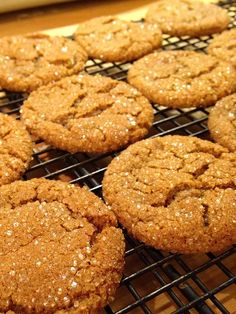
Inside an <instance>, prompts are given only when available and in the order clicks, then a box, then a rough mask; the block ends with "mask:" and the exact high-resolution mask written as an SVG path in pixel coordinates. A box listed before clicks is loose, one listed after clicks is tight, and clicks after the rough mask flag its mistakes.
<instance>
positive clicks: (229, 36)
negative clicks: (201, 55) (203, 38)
mask: <svg viewBox="0 0 236 314" xmlns="http://www.w3.org/2000/svg"><path fill="white" fill-rule="evenodd" d="M207 52H208V53H209V54H210V55H212V56H214V57H216V58H219V59H221V60H224V61H226V62H229V63H231V64H233V65H234V66H236V29H235V28H233V29H231V30H229V31H225V32H223V33H222V34H220V35H218V36H216V37H215V38H214V39H213V40H212V42H211V43H210V45H209V46H208V48H207Z"/></svg>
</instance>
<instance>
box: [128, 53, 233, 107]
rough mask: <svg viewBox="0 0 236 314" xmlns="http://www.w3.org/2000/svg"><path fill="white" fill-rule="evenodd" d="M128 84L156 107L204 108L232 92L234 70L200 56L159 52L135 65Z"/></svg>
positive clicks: (213, 59) (199, 54)
mask: <svg viewBox="0 0 236 314" xmlns="http://www.w3.org/2000/svg"><path fill="white" fill-rule="evenodd" d="M128 81H129V83H130V84H131V85H133V86H135V87H136V88H137V89H139V90H140V92H141V93H143V95H144V96H146V97H147V98H148V99H149V100H151V101H153V102H156V103H157V104H159V105H163V106H167V107H173V108H179V107H207V106H210V105H213V104H215V102H216V101H217V100H218V99H220V98H222V97H224V96H226V95H228V94H231V93H233V92H234V91H235V90H236V70H235V69H234V68H233V66H231V65H230V64H228V63H226V62H223V61H219V60H218V59H216V58H215V57H212V56H208V55H205V54H203V53H197V52H194V51H180V50H179V51H178V50H177V51H162V52H154V53H152V54H150V55H148V56H145V57H143V58H142V59H140V60H138V61H136V62H135V63H134V64H133V66H132V67H131V68H130V70H129V72H128Z"/></svg>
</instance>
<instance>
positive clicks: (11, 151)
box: [0, 113, 33, 185]
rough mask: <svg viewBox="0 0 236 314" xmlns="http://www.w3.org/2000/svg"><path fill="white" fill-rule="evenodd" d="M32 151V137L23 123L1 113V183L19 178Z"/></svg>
mask: <svg viewBox="0 0 236 314" xmlns="http://www.w3.org/2000/svg"><path fill="white" fill-rule="evenodd" d="M32 153H33V149H32V142H31V138H30V135H29V133H28V132H27V131H26V129H25V127H24V126H23V124H22V123H21V122H20V121H17V120H15V119H14V118H13V117H10V116H8V115H5V114H2V113H0V185H2V184H7V183H10V182H12V181H14V180H17V179H19V178H20V176H21V175H22V174H23V173H24V171H25V170H26V169H27V168H28V166H29V163H30V161H31V156H32Z"/></svg>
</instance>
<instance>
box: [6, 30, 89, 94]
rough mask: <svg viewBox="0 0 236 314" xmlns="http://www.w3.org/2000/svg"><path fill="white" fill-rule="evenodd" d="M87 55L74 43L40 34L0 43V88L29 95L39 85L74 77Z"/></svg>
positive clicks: (17, 37)
mask: <svg viewBox="0 0 236 314" xmlns="http://www.w3.org/2000/svg"><path fill="white" fill-rule="evenodd" d="M86 61H87V54H86V52H85V51H84V49H83V48H82V47H81V46H79V44H78V43H76V42H74V41H72V40H70V39H68V38H63V37H49V36H47V35H42V34H32V35H22V36H12V37H3V38H1V39H0V86H1V87H2V88H4V89H7V90H10V91H15V92H30V91H32V90H35V89H36V88H38V87H39V86H41V85H44V84H47V83H49V82H51V81H57V80H59V79H60V78H62V77H65V76H68V75H72V74H76V73H78V72H79V71H80V70H82V69H83V67H84V64H85V62H86Z"/></svg>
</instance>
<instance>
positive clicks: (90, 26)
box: [74, 16, 162, 62]
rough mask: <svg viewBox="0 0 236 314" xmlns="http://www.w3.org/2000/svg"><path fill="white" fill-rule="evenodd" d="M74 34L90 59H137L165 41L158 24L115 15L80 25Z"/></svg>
mask: <svg viewBox="0 0 236 314" xmlns="http://www.w3.org/2000/svg"><path fill="white" fill-rule="evenodd" d="M74 37H75V40H76V41H77V42H78V43H79V44H80V45H81V46H82V47H84V49H85V50H86V52H87V53H88V55H89V56H90V57H91V58H95V59H101V60H103V61H111V62H112V61H113V62H115V61H131V60H135V59H138V58H140V57H142V56H144V55H145V54H147V53H150V52H152V51H153V50H154V49H156V48H159V47H160V46H161V43H162V34H161V31H160V29H159V27H158V26H157V25H155V24H147V23H134V22H128V21H122V20H120V19H118V18H116V17H114V16H102V17H98V18H94V19H91V20H89V21H86V22H83V23H81V24H79V27H78V28H77V30H76V32H75V34H74Z"/></svg>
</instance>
